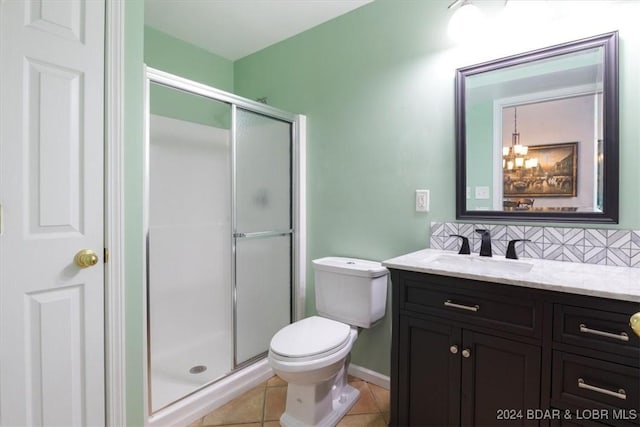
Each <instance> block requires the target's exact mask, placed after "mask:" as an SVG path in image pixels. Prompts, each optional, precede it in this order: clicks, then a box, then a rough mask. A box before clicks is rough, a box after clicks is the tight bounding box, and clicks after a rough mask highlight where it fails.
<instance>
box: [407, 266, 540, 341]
mask: <svg viewBox="0 0 640 427" xmlns="http://www.w3.org/2000/svg"><path fill="white" fill-rule="evenodd" d="M427 277H429V280H428V281H425V280H424V279H423V280H415V279H413V277H411V276H407V277H405V279H404V280H403V281H402V284H403V296H402V301H401V303H400V305H401V307H402V308H403V309H405V310H411V311H416V312H422V313H428V314H431V315H435V316H439V317H446V318H449V319H456V320H460V321H464V322H469V323H472V324H474V325H478V326H480V325H482V326H486V327H491V328H496V329H500V330H503V331H505V332H512V333H517V334H521V335H526V336H531V337H540V334H541V324H540V323H541V322H540V320H541V313H542V304H541V303H540V302H539V301H538V300H537V299H535V298H529V297H528V295H527V294H526V293H524V292H522V290H520V291H521V293H522V295H520V296H516V295H509V293H507V292H505V293H501V292H500V291H499V289H500V288H499V285H495V284H491V285H489V284H487V283H484V282H476V281H471V280H466V281H465V280H462V279H456V280H457V282H455V283H453V282H452V281H448V280H446V279H447V278H442V277H439V276H427ZM489 286H490V288H488V287H489ZM503 291H504V290H503Z"/></svg>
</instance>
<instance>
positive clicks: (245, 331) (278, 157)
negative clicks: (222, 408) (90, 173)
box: [233, 108, 293, 366]
mask: <svg viewBox="0 0 640 427" xmlns="http://www.w3.org/2000/svg"><path fill="white" fill-rule="evenodd" d="M291 127H292V126H291V123H289V122H284V121H281V120H278V119H274V118H271V117H267V116H264V115H261V114H258V113H254V112H250V111H247V110H243V109H241V108H237V109H236V138H235V171H234V172H235V174H234V175H235V191H234V194H235V224H234V225H235V227H234V234H233V236H234V241H235V266H234V267H235V268H234V274H235V288H234V291H235V301H236V312H235V327H236V328H235V330H236V348H235V359H236V360H235V364H236V366H237V365H241V364H243V363H245V362H247V361H250V360H252V359H253V358H255V357H257V356H260V355H262V354H264V353H265V352H266V351H267V350H268V349H269V342H270V340H271V337H272V336H273V335H274V334H275V333H276V332H277V331H278V330H279V329H280V328H282V327H283V326H285V325H287V324H289V323H290V322H291V289H292V286H291V283H292V277H293V276H292V262H291V259H292V247H293V245H292V233H293V229H292V228H293V221H292V179H291V177H292V129H291Z"/></svg>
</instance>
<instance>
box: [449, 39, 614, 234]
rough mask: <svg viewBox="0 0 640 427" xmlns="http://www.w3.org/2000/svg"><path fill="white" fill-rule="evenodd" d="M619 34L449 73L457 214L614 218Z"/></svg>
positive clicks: (562, 219) (566, 219)
mask: <svg viewBox="0 0 640 427" xmlns="http://www.w3.org/2000/svg"><path fill="white" fill-rule="evenodd" d="M617 45H618V33H617V32H612V33H607V34H603V35H599V36H595V37H590V38H587V39H583V40H578V41H574V42H569V43H564V44H561V45H556V46H552V47H548V48H544V49H539V50H535V51H532V52H527V53H522V54H518V55H514V56H510V57H507V58H502V59H498V60H495V61H490V62H486V63H482V64H478V65H472V66H468V67H464V68H460V69H458V70H457V71H456V144H457V164H456V218H457V219H474V220H475V219H496V220H498V219H499V220H508V221H519V220H522V221H539V220H545V221H549V220H553V221H560V222H598V223H617V222H618V162H619V159H618V58H617V52H618V49H617Z"/></svg>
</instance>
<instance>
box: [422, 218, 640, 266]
mask: <svg viewBox="0 0 640 427" xmlns="http://www.w3.org/2000/svg"><path fill="white" fill-rule="evenodd" d="M481 228H483V229H487V230H490V232H491V244H492V249H493V254H494V256H495V255H501V256H504V255H505V253H506V251H507V244H508V243H509V241H510V240H513V239H529V240H531V241H530V242H521V243H517V244H516V252H517V253H518V256H521V257H526V258H539V259H549V260H555V261H571V262H581V263H586V264H602V265H617V266H624V267H640V230H635V231H629V230H603V229H593V228H561V227H532V226H523V225H501V224H468V223H456V222H432V223H431V239H430V245H429V247H431V248H432V249H444V250H451V251H457V250H459V249H460V245H461V243H462V242H461V239H459V238H456V237H449V235H450V234H460V235H462V236H466V237H468V238H469V243H470V245H471V251H472V252H473V253H478V252H479V251H480V239H481V236H480V234H478V233H476V232H475V230H476V229H481Z"/></svg>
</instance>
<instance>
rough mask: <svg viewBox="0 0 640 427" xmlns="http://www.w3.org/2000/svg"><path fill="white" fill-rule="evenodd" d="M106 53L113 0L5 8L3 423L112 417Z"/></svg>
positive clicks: (0, 100) (1, 63)
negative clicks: (107, 337) (81, 255)
mask: <svg viewBox="0 0 640 427" xmlns="http://www.w3.org/2000/svg"><path fill="white" fill-rule="evenodd" d="M103 55H104V0H84V1H83V0H2V1H1V2H0V204H1V205H2V228H3V229H2V234H1V235H0V425H2V426H14V425H28V426H40V425H47V426H53V425H57V426H90V425H104V422H105V418H104V412H105V410H104V314H103V312H104V306H103V305H104V303H103V300H104V297H103V295H104V279H103V149H104V143H103V133H104V132H103V81H104V78H103V69H104V59H103ZM81 249H90V250H93V251H95V253H96V254H97V255H98V261H97V264H95V265H93V266H89V267H86V268H80V267H79V266H78V265H77V263H76V262H74V256H75V255H76V253H77V252H78V251H80V250H81ZM85 261H88V262H89V264H90V263H91V257H86V259H85Z"/></svg>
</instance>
